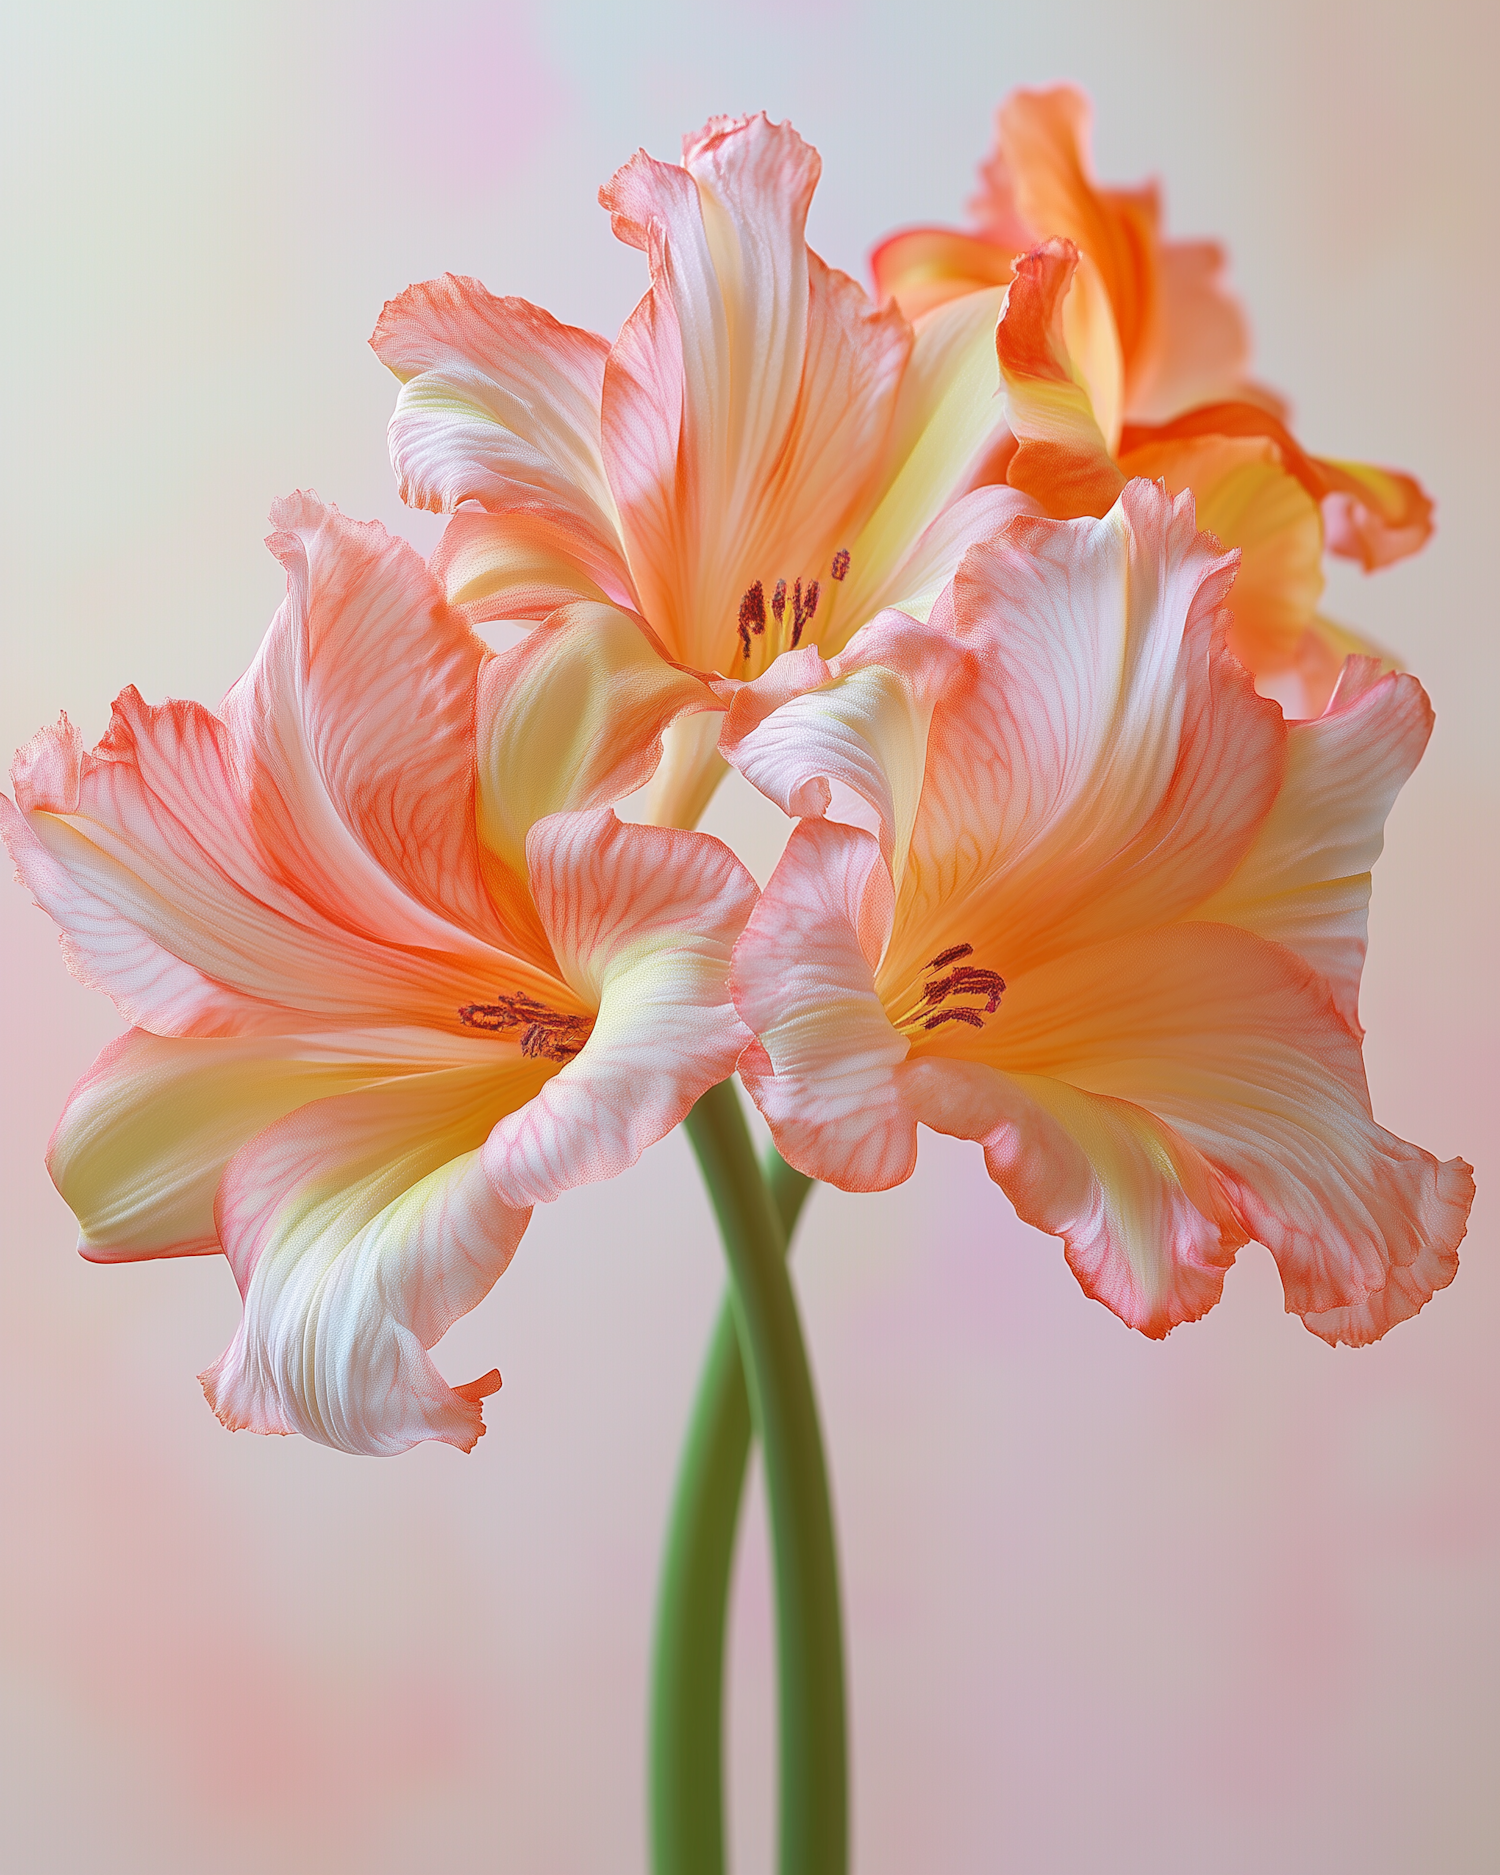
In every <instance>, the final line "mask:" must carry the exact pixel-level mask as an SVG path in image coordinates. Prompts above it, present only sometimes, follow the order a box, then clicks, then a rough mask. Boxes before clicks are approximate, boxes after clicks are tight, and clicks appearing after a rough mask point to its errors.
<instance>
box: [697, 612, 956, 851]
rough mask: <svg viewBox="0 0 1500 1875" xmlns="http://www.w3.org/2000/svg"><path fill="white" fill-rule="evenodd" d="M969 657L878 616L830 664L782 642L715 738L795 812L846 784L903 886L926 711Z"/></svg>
mask: <svg viewBox="0 0 1500 1875" xmlns="http://www.w3.org/2000/svg"><path fill="white" fill-rule="evenodd" d="M968 662H969V659H968V658H967V656H966V655H965V653H964V651H963V650H961V649H960V647H959V646H958V645H957V644H955V643H954V641H953V640H952V639H951V638H950V637H948V636H946V635H944V634H943V633H940V632H937V631H934V630H932V629H931V628H929V627H926V626H923V625H920V624H918V623H917V622H916V621H915V620H913V619H909V618H907V617H906V616H905V614H903V613H900V612H886V613H882V614H881V616H880V617H879V618H877V619H875V620H874V621H873V622H872V623H871V624H869V625H866V626H865V627H864V628H863V630H861V631H859V632H857V633H856V634H855V636H854V638H853V639H852V640H851V641H850V643H849V646H848V649H847V650H845V651H844V652H842V653H841V654H840V655H839V656H838V657H836V658H835V659H834V660H833V662H832V663H831V664H829V663H825V662H824V660H823V659H822V658H821V657H820V656H819V654H818V653H817V651H815V650H811V649H808V650H800V651H789V652H787V653H785V654H784V655H783V656H782V657H780V658H778V659H777V660H776V662H775V663H774V664H773V665H772V666H771V668H770V670H769V671H767V672H766V674H765V675H764V676H763V677H760V678H757V679H756V681H755V682H754V683H752V684H746V685H744V686H743V687H742V688H741V689H739V690H738V691H737V692H736V693H735V696H734V699H733V701H732V702H731V704H730V707H729V710H728V712H727V714H726V716H725V719H724V731H723V736H722V738H721V741H720V745H719V746H720V748H721V749H722V750H723V752H724V755H725V756H726V757H727V759H728V760H729V761H730V762H731V763H732V764H733V765H734V767H736V768H738V769H739V771H740V772H741V774H743V775H744V777H745V779H746V780H747V781H749V782H750V783H751V784H752V785H753V786H754V787H756V788H759V789H760V791H761V793H762V794H764V795H766V796H767V797H768V799H770V800H772V801H774V802H775V803H776V805H777V806H778V807H780V808H781V809H782V811H783V812H784V813H787V814H791V815H794V816H796V817H798V818H804V817H813V818H816V817H818V816H821V815H822V814H823V813H824V812H825V811H826V810H827V808H828V806H829V804H830V802H831V800H832V798H833V797H832V794H831V792H830V788H829V783H830V782H834V783H838V784H840V785H842V786H843V787H846V788H850V789H852V790H853V792H854V793H855V794H856V795H857V796H858V797H859V798H860V799H861V800H862V801H864V802H865V803H866V804H867V806H868V807H869V808H870V809H871V811H872V813H873V814H874V816H875V819H876V824H877V826H878V829H879V839H880V851H881V856H882V857H883V858H884V860H885V862H886V865H887V867H888V868H889V869H890V872H891V876H892V878H893V880H894V881H895V882H896V883H897V884H898V885H899V883H900V879H901V873H902V869H903V867H904V865H905V861H906V849H907V846H908V843H909V841H910V839H911V829H912V824H913V821H914V820H915V818H916V812H917V802H918V800H919V798H920V796H921V792H922V780H923V775H924V772H925V769H926V763H927V732H928V727H929V725H930V723H931V721H932V712H933V709H934V706H935V705H936V704H937V702H938V699H939V697H940V696H942V694H943V693H944V691H945V690H946V689H947V688H948V687H949V686H950V685H951V684H952V683H953V682H954V681H955V679H957V678H958V677H959V675H960V669H961V667H964V666H966V665H967V664H968Z"/></svg>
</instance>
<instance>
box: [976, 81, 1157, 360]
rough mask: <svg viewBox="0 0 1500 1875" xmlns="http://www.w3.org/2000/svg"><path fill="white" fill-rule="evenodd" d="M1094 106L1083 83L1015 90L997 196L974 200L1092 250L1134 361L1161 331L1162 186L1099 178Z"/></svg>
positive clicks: (1000, 151)
mask: <svg viewBox="0 0 1500 1875" xmlns="http://www.w3.org/2000/svg"><path fill="white" fill-rule="evenodd" d="M1092 115H1093V113H1092V111H1091V109H1090V106H1089V101H1088V99H1087V98H1086V97H1085V96H1084V94H1083V92H1081V91H1080V90H1078V89H1077V87H1076V86H1074V85H1055V86H1053V87H1052V88H1051V89H1050V90H1047V91H1025V90H1020V91H1013V92H1012V93H1011V94H1010V96H1009V97H1008V98H1007V99H1006V100H1005V102H1004V103H1003V104H1002V105H1001V107H1000V110H999V113H998V116H997V129H998V132H999V136H998V140H997V149H996V153H995V159H994V160H993V162H992V165H991V170H990V173H989V177H988V180H989V201H988V206H987V207H981V204H979V203H975V204H974V205H973V206H974V207H976V208H980V210H981V213H982V215H983V216H984V219H985V220H986V221H994V220H996V219H999V220H1000V221H1001V223H1002V224H1004V223H1007V222H1012V221H1014V220H1015V219H1016V218H1019V220H1020V221H1021V222H1022V223H1024V224H1025V225H1026V226H1028V227H1030V228H1032V229H1034V230H1035V235H1034V237H1033V240H1034V241H1035V240H1046V239H1048V237H1052V236H1061V237H1062V238H1063V239H1065V240H1067V241H1071V242H1072V243H1073V244H1074V245H1075V246H1077V247H1078V248H1080V249H1081V250H1082V251H1083V253H1085V254H1086V255H1087V256H1088V257H1089V259H1090V261H1091V262H1092V263H1093V265H1094V266H1095V267H1096V268H1097V269H1098V272H1099V277H1100V280H1101V283H1102V285H1103V287H1104V290H1105V293H1106V295H1107V296H1108V302H1109V307H1110V309H1111V311H1112V313H1113V323H1114V326H1115V328H1116V329H1117V330H1118V332H1119V344H1120V353H1121V356H1122V358H1123V360H1124V361H1125V362H1126V366H1127V368H1128V369H1130V370H1134V369H1135V368H1136V362H1135V361H1136V360H1137V359H1138V358H1141V357H1143V355H1144V354H1146V353H1147V352H1149V350H1151V349H1152V348H1153V342H1154V340H1155V336H1156V321H1157V303H1156V302H1157V287H1156V265H1155V252H1156V246H1157V224H1158V222H1159V220H1160V210H1159V208H1158V205H1157V201H1156V191H1155V189H1154V188H1149V187H1148V188H1145V189H1109V190H1104V189H1100V188H1099V187H1098V185H1097V184H1096V183H1095V182H1094V179H1093V176H1092V174H1091V170H1092V164H1091V162H1090V160H1089V132H1090V120H1091V118H1092ZM997 185H998V190H997ZM1027 245H1028V246H1031V245H1033V242H1028V243H1027Z"/></svg>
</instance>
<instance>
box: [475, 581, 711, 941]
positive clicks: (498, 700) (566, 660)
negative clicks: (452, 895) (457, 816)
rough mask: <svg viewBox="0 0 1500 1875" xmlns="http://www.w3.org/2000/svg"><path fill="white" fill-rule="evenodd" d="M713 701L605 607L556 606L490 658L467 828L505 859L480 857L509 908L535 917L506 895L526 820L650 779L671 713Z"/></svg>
mask: <svg viewBox="0 0 1500 1875" xmlns="http://www.w3.org/2000/svg"><path fill="white" fill-rule="evenodd" d="M718 708H719V704H718V699H717V698H716V697H715V695H714V693H713V692H712V690H710V689H709V687H708V685H707V684H706V683H704V682H703V681H702V679H700V678H698V677H695V676H693V675H692V674H691V673H690V672H687V671H683V670H680V669H679V668H678V667H677V666H676V665H675V664H670V663H668V662H667V660H666V659H665V658H664V657H663V656H662V654H661V650H660V647H659V646H658V645H657V643H656V642H655V640H654V638H653V637H652V636H651V634H650V633H649V632H648V631H646V629H645V628H644V627H643V625H642V624H641V621H640V620H639V619H637V618H633V617H631V616H629V615H628V614H626V613H624V612H620V611H617V610H616V609H615V608H614V607H612V606H604V605H590V604H586V603H580V604H577V605H573V606H568V607H565V608H563V609H561V610H559V611H557V612H555V613H554V614H553V615H552V616H551V617H550V618H549V619H547V620H546V622H545V623H544V624H542V625H539V626H538V627H537V628H536V630H535V631H532V632H528V633H527V635H526V637H525V638H524V639H522V641H521V642H520V643H519V644H517V645H513V646H512V647H511V648H510V649H509V650H508V651H505V652H503V653H501V655H500V656H498V657H496V658H493V659H491V661H490V663H489V664H488V665H487V666H486V667H485V672H484V676H483V678H482V680H481V683H480V695H479V711H478V766H479V799H478V812H479V836H480V838H481V840H482V841H483V842H484V845H485V848H486V850H487V852H488V854H489V855H490V857H491V859H492V860H494V861H498V862H499V864H500V865H501V866H503V867H504V868H505V876H503V877H502V876H497V874H496V872H495V869H494V867H493V866H491V868H490V885H491V890H492V892H494V893H495V894H496V896H498V897H500V898H501V899H502V902H504V903H506V904H507V905H508V906H509V907H510V908H511V915H512V917H514V918H515V919H517V920H521V919H524V918H530V919H531V920H532V922H533V924H534V922H535V914H534V912H532V911H531V910H530V909H529V907H530V900H529V898H525V899H524V903H523V902H522V898H520V897H518V896H517V895H518V894H521V895H524V894H525V890H526V888H525V880H526V865H527V861H526V842H527V837H528V835H529V834H530V832H531V829H532V828H533V826H535V824H536V823H537V821H539V820H541V819H543V818H544V817H545V816H546V815H548V814H556V813H559V812H563V811H568V810H580V809H585V808H595V807H603V806H606V805H608V804H609V803H611V802H614V801H618V800H621V799H623V797H624V796H625V795H627V794H630V793H632V792H633V791H634V790H635V789H637V788H639V787H641V786H642V785H643V784H644V783H645V782H647V781H648V780H650V778H651V775H652V771H653V770H654V769H655V767H656V764H657V762H658V760H659V759H660V756H661V747H662V734H663V732H664V731H665V729H666V728H667V727H668V725H669V724H670V723H671V722H673V721H674V719H675V718H677V717H678V716H680V715H683V714H684V713H692V712H695V711H701V710H711V711H715V712H717V710H718ZM507 878H508V879H509V880H510V881H511V883H510V884H507V882H506V881H507Z"/></svg>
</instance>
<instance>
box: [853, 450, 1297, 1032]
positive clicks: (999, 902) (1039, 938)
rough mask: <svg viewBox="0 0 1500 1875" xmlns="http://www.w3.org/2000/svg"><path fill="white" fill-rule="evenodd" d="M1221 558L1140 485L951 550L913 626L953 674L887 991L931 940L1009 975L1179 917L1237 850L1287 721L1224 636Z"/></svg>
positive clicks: (1275, 771)
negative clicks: (949, 578)
mask: <svg viewBox="0 0 1500 1875" xmlns="http://www.w3.org/2000/svg"><path fill="white" fill-rule="evenodd" d="M1232 570H1233V562H1232V560H1228V559H1226V558H1224V557H1223V556H1221V555H1220V554H1219V553H1218V552H1217V551H1216V548H1215V543H1214V542H1213V541H1212V540H1211V539H1210V538H1209V537H1208V536H1206V535H1202V534H1199V533H1197V532H1196V530H1195V528H1194V526H1193V512H1192V502H1191V499H1190V498H1189V497H1186V496H1183V497H1179V499H1178V500H1177V501H1176V502H1173V501H1171V500H1170V499H1169V498H1168V497H1167V495H1166V494H1165V493H1164V491H1163V490H1161V489H1160V488H1158V487H1156V486H1155V485H1154V484H1152V483H1147V482H1132V483H1131V484H1130V485H1129V486H1128V487H1127V488H1126V490H1125V491H1124V494H1123V495H1122V497H1121V499H1120V502H1119V503H1118V504H1117V506H1116V507H1115V508H1114V509H1113V510H1111V512H1110V514H1109V515H1108V516H1107V517H1106V518H1105V519H1104V520H1102V521H1071V522H1057V521H1042V520H1019V521H1016V522H1014V523H1013V524H1012V526H1011V528H1010V531H1009V534H1008V535H1007V536H1006V538H1005V540H1004V541H1002V542H999V543H995V544H992V545H988V546H983V547H976V548H974V549H973V550H972V551H971V552H970V554H969V556H968V558H967V559H966V560H965V562H964V565H963V567H962V568H961V569H960V572H959V575H958V577H957V579H956V580H955V581H954V584H953V589H952V595H951V598H950V599H947V600H945V601H943V602H941V603H940V606H939V608H938V609H937V610H935V611H934V614H933V619H932V624H933V626H934V627H935V628H939V629H943V630H946V631H950V632H952V633H953V634H954V635H955V636H956V637H957V639H958V640H959V642H960V643H961V644H962V645H964V646H965V647H966V649H967V650H968V651H969V653H970V655H971V658H972V664H971V667H970V669H971V673H972V674H971V676H970V677H969V678H968V679H967V680H966V682H965V685H964V686H963V687H962V689H961V690H959V691H957V692H956V693H955V699H954V703H953V705H952V707H948V706H946V705H944V704H940V705H939V707H938V708H937V709H936V711H935V712H934V714H933V719H932V726H931V730H930V733H929V737H928V753H927V770H926V778H925V782H924V786H923V792H922V798H921V805H920V809H919V812H918V815H917V820H916V825H915V828H914V831H913V835H912V841H911V847H910V852H909V855H908V858H907V866H906V873H905V877H904V879H903V883H902V891H901V900H900V911H899V915H898V920H897V927H898V928H897V936H896V938H895V939H894V940H893V943H892V947H891V951H890V953H889V955H888V956H887V959H886V962H885V964H884V966H883V967H882V972H881V985H882V993H883V994H886V995H887V997H888V1000H889V998H890V997H892V996H896V995H899V994H903V993H904V992H905V988H906V987H907V986H908V984H909V981H914V980H915V978H916V976H917V975H919V974H920V973H921V972H922V971H923V970H924V969H925V960H926V958H927V956H928V955H929V954H930V953H932V952H935V951H937V950H939V949H941V948H944V947H945V946H947V945H950V944H953V943H967V944H971V945H973V946H974V947H975V949H976V951H979V952H982V953H983V955H982V956H980V957H977V958H976V966H977V965H978V964H981V963H982V964H983V965H984V967H986V968H990V969H994V970H997V971H999V972H1000V973H1001V974H1002V975H1004V976H1006V977H1009V976H1011V975H1012V973H1013V972H1019V971H1020V970H1022V969H1025V968H1030V967H1033V966H1034V965H1035V964H1036V963H1038V962H1040V961H1041V960H1042V959H1043V958H1044V957H1048V956H1055V955H1058V954H1060V953H1061V952H1063V951H1066V950H1068V949H1070V948H1073V947H1075V946H1077V945H1080V944H1089V943H1094V942H1097V941H1099V940H1100V939H1101V938H1103V937H1106V936H1109V935H1111V934H1113V933H1116V932H1121V931H1124V930H1129V929H1135V928H1140V927H1143V926H1148V925H1152V924H1156V923H1160V922H1165V921H1167V920H1169V919H1171V918H1174V917H1178V916H1181V915H1182V914H1184V913H1185V912H1187V911H1189V910H1190V909H1191V907H1192V906H1193V905H1195V904H1197V903H1199V902H1201V900H1202V899H1204V898H1206V897H1207V896H1208V895H1209V894H1210V893H1211V892H1213V891H1215V890H1216V889H1217V888H1218V886H1219V885H1221V884H1222V883H1223V881H1224V880H1225V879H1226V878H1227V877H1228V876H1229V874H1230V873H1231V872H1232V871H1233V870H1234V868H1235V867H1236V866H1237V865H1238V864H1239V862H1240V860H1241V859H1242V858H1243V856H1244V854H1245V852H1246V850H1247V849H1248V847H1249V845H1250V842H1251V840H1252V838H1253V837H1254V834H1255V831H1256V829H1257V828H1258V826H1259V825H1260V822H1261V820H1262V819H1263V818H1264V817H1265V815H1266V813H1267V812H1268V811H1269V809H1270V806H1271V803H1272V801H1273V800H1274V798H1275V794H1276V789H1277V787H1278V785H1279V783H1280V779H1281V772H1282V763H1283V759H1284V757H1283V746H1284V741H1285V729H1284V726H1283V724H1282V721H1281V714H1280V711H1279V710H1278V709H1277V707H1276V706H1275V705H1274V704H1273V703H1270V702H1268V701H1266V700H1265V699H1263V698H1260V697H1257V696H1256V695H1255V692H1254V688H1253V686H1252V684H1251V682H1250V679H1249V677H1248V675H1247V673H1246V672H1245V670H1244V669H1243V667H1242V666H1241V665H1240V664H1239V662H1238V660H1237V659H1235V658H1234V657H1232V656H1231V655H1230V654H1229V653H1228V651H1227V650H1226V649H1225V648H1224V645H1223V638H1222V633H1223V628H1224V621H1223V617H1222V613H1221V604H1222V601H1223V598H1224V595H1225V590H1226V587H1227V585H1228V582H1229V578H1230V575H1231V573H1232Z"/></svg>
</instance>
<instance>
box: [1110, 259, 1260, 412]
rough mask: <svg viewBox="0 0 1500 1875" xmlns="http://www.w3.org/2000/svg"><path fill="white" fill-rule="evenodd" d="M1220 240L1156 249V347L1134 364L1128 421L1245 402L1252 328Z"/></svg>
mask: <svg viewBox="0 0 1500 1875" xmlns="http://www.w3.org/2000/svg"><path fill="white" fill-rule="evenodd" d="M1224 270H1225V254H1224V250H1223V248H1222V247H1220V246H1219V244H1218V242H1217V241H1163V242H1162V243H1161V244H1160V246H1159V247H1158V248H1157V250H1156V286H1157V298H1156V342H1155V344H1154V345H1151V346H1149V347H1147V348H1146V349H1145V350H1144V351H1143V352H1142V353H1141V354H1140V355H1138V356H1137V357H1136V358H1135V359H1134V360H1133V361H1132V367H1131V371H1130V380H1129V383H1128V385H1127V387H1126V402H1127V405H1128V412H1127V414H1128V415H1129V416H1131V417H1133V418H1134V419H1135V420H1136V421H1137V422H1140V423H1164V422H1166V421H1167V420H1168V419H1169V418H1171V417H1174V416H1176V415H1177V414H1178V412H1179V411H1183V410H1191V409H1192V408H1194V406H1195V405H1198V404H1210V403H1217V402H1219V401H1220V400H1221V399H1226V398H1237V397H1242V396H1243V395H1244V390H1245V383H1244V374H1245V367H1246V365H1247V364H1248V362H1249V358H1250V328H1249V324H1248V322H1247V321H1246V318H1245V313H1244V309H1243V308H1242V307H1241V305H1240V303H1239V301H1238V300H1237V299H1236V298H1235V297H1234V295H1233V294H1232V293H1231V292H1230V291H1229V289H1228V288H1227V287H1226V286H1225V285H1224V282H1223V274H1224Z"/></svg>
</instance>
